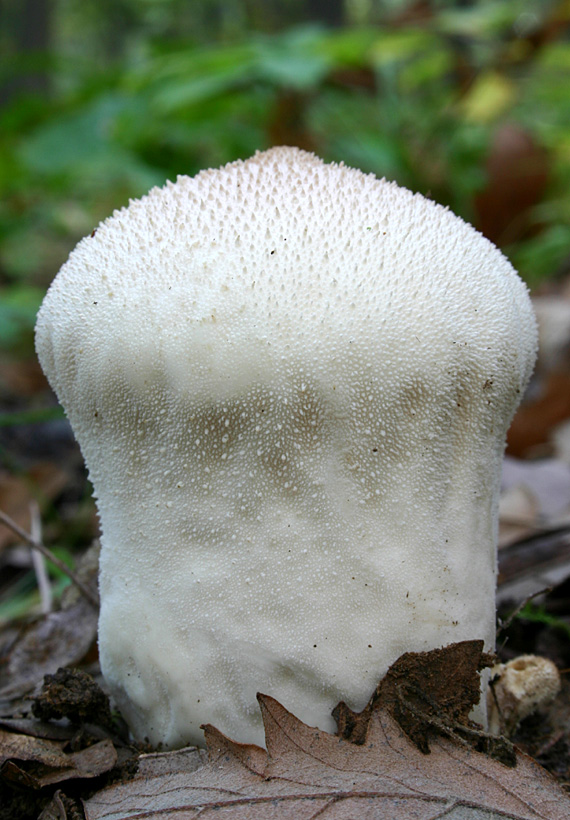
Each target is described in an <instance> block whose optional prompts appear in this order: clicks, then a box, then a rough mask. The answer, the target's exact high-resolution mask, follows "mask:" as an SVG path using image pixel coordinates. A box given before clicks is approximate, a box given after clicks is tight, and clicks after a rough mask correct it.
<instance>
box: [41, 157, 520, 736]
mask: <svg viewBox="0 0 570 820" xmlns="http://www.w3.org/2000/svg"><path fill="white" fill-rule="evenodd" d="M535 346H536V329H535V324H534V319H533V316H532V311H531V307H530V302H529V299H528V295H527V291H526V288H525V286H524V285H523V283H522V282H521V281H520V279H519V278H518V277H517V275H516V273H515V271H514V270H513V268H512V267H511V266H510V264H509V263H508V261H507V260H506V259H505V258H504V257H503V256H502V255H501V254H500V252H499V251H498V250H497V249H496V248H495V247H493V246H492V245H491V244H490V243H489V242H488V241H487V240H485V239H484V238H483V237H482V236H481V235H480V234H478V233H477V232H476V231H475V230H474V229H473V228H472V227H470V226H469V225H467V224H465V223H464V222H463V221H462V220H460V219H459V218H457V217H456V216H454V215H453V214H452V213H451V212H449V211H448V210H446V209H444V208H442V207H440V206H438V205H436V204H434V203H433V202H430V201H428V200H426V199H424V198H423V197H421V196H419V195H412V194H411V193H410V192H409V191H406V190H404V189H401V188H398V187H397V186H396V185H395V184H393V183H389V182H386V181H383V180H382V181H379V180H377V179H375V178H374V177H373V176H367V175H365V174H363V173H361V172H360V171H357V170H353V169H350V168H346V167H344V166H342V165H340V166H339V165H334V164H333V165H326V164H324V163H323V162H322V161H321V160H319V159H318V158H316V157H315V156H313V155H311V154H307V153H304V152H302V151H299V150H297V149H294V148H276V149H272V150H270V151H267V152H265V153H260V154H256V155H255V156H254V157H253V158H251V159H249V160H247V161H246V162H235V163H232V164H230V165H227V166H225V167H224V168H221V169H219V170H215V171H205V172H203V173H201V174H199V175H198V176H197V177H195V178H193V179H189V178H187V177H180V178H179V179H178V181H177V182H176V184H170V183H169V184H167V185H166V186H165V187H164V188H162V189H160V190H158V189H154V190H153V191H151V192H150V194H149V195H148V196H146V197H144V198H143V199H141V200H140V201H135V202H131V204H130V205H129V207H128V208H127V209H124V210H122V211H119V212H116V213H115V214H114V215H113V217H111V218H110V219H108V220H107V221H106V222H104V223H103V224H102V225H100V226H99V228H98V229H97V232H96V233H95V234H94V236H92V237H91V238H87V239H84V240H83V241H82V242H81V243H80V244H79V245H78V247H77V248H76V250H75V251H74V252H73V253H72V255H71V257H70V259H69V261H68V262H67V263H66V265H64V267H63V268H62V270H61V271H60V273H59V274H58V276H57V278H56V279H55V281H54V283H53V285H52V286H51V288H50V290H49V293H48V295H47V296H46V299H45V302H44V304H43V306H42V308H41V311H40V314H39V317H38V324H37V349H38V353H39V356H40V360H41V363H42V366H43V367H44V370H45V372H46V373H47V375H48V378H49V379H50V382H51V384H52V385H53V387H54V389H55V391H56V392H57V394H58V396H59V398H60V400H61V402H62V404H63V406H64V407H65V409H66V411H67V413H68V416H69V418H70V420H71V423H72V425H73V428H74V430H75V433H76V435H77V438H78V440H79V443H80V445H81V447H82V450H83V453H84V456H85V459H86V462H87V465H88V467H89V471H90V476H91V479H92V481H93V484H94V487H95V493H96V496H97V500H98V507H99V511H100V516H101V522H102V530H103V537H102V543H103V553H102V561H101V598H102V611H101V619H100V649H101V661H102V668H103V672H104V674H105V676H106V678H107V680H108V682H109V684H110V686H111V688H112V690H113V693H114V694H115V697H116V698H117V700H118V702H119V705H120V707H121V708H122V710H123V711H124V713H125V715H126V717H127V718H128V720H129V721H130V724H131V727H132V728H133V730H134V732H135V734H137V735H138V736H139V737H145V736H147V737H149V738H150V739H151V740H152V741H154V742H158V741H163V742H164V743H167V744H170V745H178V744H181V743H184V742H199V741H200V739H201V733H200V731H199V726H200V724H201V723H204V722H209V723H213V724H215V725H216V726H217V727H218V728H220V729H221V730H223V731H225V732H227V733H228V734H230V735H231V736H232V737H234V738H237V739H238V740H239V739H241V740H243V741H257V742H260V741H261V740H262V737H263V733H262V730H261V726H260V723H259V718H258V710H257V706H256V702H255V693H256V692H257V691H263V692H265V693H267V694H270V695H273V696H274V697H276V698H278V699H279V700H280V701H281V702H282V703H284V705H285V706H287V708H289V709H291V710H292V711H293V712H295V713H296V714H297V715H298V716H299V717H300V718H302V719H305V720H307V721H308V722H309V723H312V724H315V723H316V724H318V725H319V726H321V727H322V728H325V729H327V728H328V729H330V728H332V718H330V711H331V709H332V708H333V707H334V706H335V704H336V703H337V701H339V700H341V699H343V700H345V701H347V702H348V704H349V705H350V706H352V707H353V708H355V709H359V708H361V707H362V706H364V704H365V703H366V701H367V699H368V697H369V695H370V693H371V692H372V690H373V689H374V686H375V684H376V682H377V681H378V679H379V677H380V675H381V674H382V673H383V672H384V671H385V670H386V669H387V667H388V666H389V665H390V664H391V663H392V662H393V661H394V660H395V659H396V658H397V657H398V656H399V655H400V654H401V653H402V652H403V651H408V650H412V651H413V650H422V649H428V648H433V647H435V646H441V645H443V644H445V643H449V642H451V641H454V640H461V639H467V638H484V639H485V641H486V643H487V646H488V647H490V646H492V644H493V635H494V604H493V601H494V586H495V535H496V532H495V531H496V506H497V487H498V478H499V470H500V461H501V455H502V451H503V446H504V437H505V432H506V429H507V426H508V424H509V422H510V419H511V417H512V415H513V412H514V410H515V408H516V406H517V404H518V402H519V399H520V394H521V392H522V390H523V389H524V387H525V385H526V383H527V381H528V379H529V376H530V372H531V370H532V367H533V363H534V356H535Z"/></svg>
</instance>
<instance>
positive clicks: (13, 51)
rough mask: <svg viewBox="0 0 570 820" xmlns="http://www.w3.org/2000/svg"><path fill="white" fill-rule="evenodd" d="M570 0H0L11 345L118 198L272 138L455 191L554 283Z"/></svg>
mask: <svg viewBox="0 0 570 820" xmlns="http://www.w3.org/2000/svg"><path fill="white" fill-rule="evenodd" d="M569 23H570V3H569V2H567V1H566V2H560V0H509V2H505V0H472V1H469V0H455V2H453V0H452V1H451V2H443V1H440V2H438V1H437V0H432V1H431V2H430V1H429V0H419V2H412V0H2V2H0V45H1V52H2V67H1V73H0V189H1V196H0V243H1V244H0V289H1V290H0V298H1V304H0V345H1V346H2V347H3V348H4V349H6V348H10V349H11V350H12V351H14V350H15V349H18V348H19V349H20V350H21V352H22V353H26V354H27V353H29V352H30V349H31V348H30V345H31V339H32V335H31V328H32V326H33V320H34V315H35V311H36V309H37V307H38V304H39V302H40V300H41V297H42V294H43V292H44V291H45V288H46V287H47V285H48V284H49V282H50V281H51V279H52V278H53V276H54V275H55V273H56V271H57V270H58V268H59V266H60V265H61V264H62V262H63V261H64V260H65V258H66V257H67V255H68V253H69V251H70V250H71V249H72V247H73V246H74V245H75V243H76V242H77V241H78V240H79V239H80V237H82V236H83V235H85V234H86V233H89V232H91V230H92V228H93V227H94V226H95V225H96V224H97V223H98V222H99V220H101V219H102V218H104V217H105V216H107V215H109V214H110V213H111V212H112V210H113V209H114V208H117V207H120V206H122V205H124V204H126V203H127V201H128V199H129V197H138V196H140V195H141V194H143V193H145V192H146V191H147V190H148V189H149V188H150V187H151V186H153V185H161V184H162V183H163V182H164V181H165V180H166V179H172V178H175V177H176V175H177V174H194V173H195V172H196V171H198V170H199V169H201V168H204V167H208V166H218V165H220V164H222V163H225V162H227V161H229V160H234V159H236V158H239V157H241V158H245V157H247V156H249V155H251V154H252V153H253V152H254V151H255V150H256V149H263V148H266V147H268V146H270V145H272V144H293V145H298V146H301V147H304V148H308V149H310V150H314V151H315V152H317V153H318V154H319V155H320V156H322V157H323V158H324V159H326V160H337V161H340V160H343V161H344V162H345V163H347V164H349V165H354V166H357V167H360V168H362V169H363V170H365V171H370V172H372V173H374V174H376V175H378V176H386V177H388V178H390V179H395V180H397V182H399V183H400V184H402V185H405V186H407V187H409V188H412V189H413V190H418V191H421V192H422V193H424V194H427V195H428V196H430V197H432V198H434V199H436V200H438V201H440V202H443V203H445V204H448V205H449V206H450V207H451V208H452V209H453V210H454V211H456V212H457V213H458V214H460V215H462V216H463V217H465V218H466V219H467V220H469V221H471V222H473V223H474V224H475V225H476V226H477V227H479V228H480V229H481V230H482V231H483V232H484V233H485V234H487V236H489V237H490V238H491V239H492V240H493V241H495V242H496V243H497V244H499V245H500V246H501V247H502V248H503V249H504V251H505V252H506V253H507V254H508V255H509V256H510V258H511V259H512V261H513V262H514V264H515V266H516V267H517V268H518V269H519V270H520V271H521V273H522V275H523V277H524V278H525V279H526V280H527V281H528V282H529V283H530V284H531V285H536V284H537V283H539V282H540V281H541V280H543V279H544V278H545V277H549V276H551V275H555V274H556V273H557V272H560V271H561V270H562V269H564V268H566V267H567V266H568V263H569V254H570V197H569V194H568V191H569V189H570V39H569Z"/></svg>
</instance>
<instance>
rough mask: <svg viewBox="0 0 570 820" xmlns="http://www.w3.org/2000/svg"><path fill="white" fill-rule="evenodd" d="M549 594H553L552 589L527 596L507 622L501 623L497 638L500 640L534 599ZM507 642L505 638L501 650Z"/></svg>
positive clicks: (540, 590) (541, 590)
mask: <svg viewBox="0 0 570 820" xmlns="http://www.w3.org/2000/svg"><path fill="white" fill-rule="evenodd" d="M549 592H552V587H545V588H544V589H539V590H537V592H533V593H532V594H531V595H527V597H526V598H525V599H524V601H523V602H522V603H521V604H519V605H518V606H517V608H516V609H515V611H514V612H511V614H510V615H509V617H508V618H507V620H506V621H501V622H500V623H499V628H498V629H497V633H496V636H495V637H496V638H498V637H499V635H500V634H501V632H504V631H505V629H508V628H509V626H510V625H511V624H512V622H513V621H514V619H515V618H516V617H517V615H520V613H521V612H522V610H523V609H524V608H525V606H526V605H527V604H529V603H530V602H531V601H532V599H533V598H537V597H538V596H539V595H548V593H549ZM506 642H507V639H506V638H505V640H504V641H503V643H502V644H501V649H503V648H504V646H505V644H506ZM499 651H500V650H499Z"/></svg>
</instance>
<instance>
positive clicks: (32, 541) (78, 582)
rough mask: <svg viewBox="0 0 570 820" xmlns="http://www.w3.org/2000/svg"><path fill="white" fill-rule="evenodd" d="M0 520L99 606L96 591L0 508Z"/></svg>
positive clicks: (91, 601) (90, 600)
mask: <svg viewBox="0 0 570 820" xmlns="http://www.w3.org/2000/svg"><path fill="white" fill-rule="evenodd" d="M0 521H1V522H2V523H3V524H5V525H6V526H7V527H8V529H10V530H12V532H14V533H16V535H18V536H19V537H20V538H21V539H22V541H25V542H26V544H28V545H29V546H30V547H33V548H34V549H36V550H38V552H41V554H42V555H45V557H46V558H47V559H48V560H49V561H51V562H52V564H55V566H56V567H57V568H58V569H59V570H61V572H63V573H65V575H67V577H68V578H70V579H71V581H73V583H74V584H75V585H76V586H77V587H78V589H80V590H81V592H82V593H83V594H84V595H85V597H86V598H87V600H88V601H89V602H90V603H91V604H93V606H95V607H98V606H99V596H98V595H97V594H96V593H94V592H92V591H91V590H90V589H89V587H87V586H86V585H85V584H84V583H83V581H81V579H80V578H78V577H77V575H76V574H75V572H74V571H73V570H72V569H69V567H68V566H66V565H65V564H64V563H63V561H61V560H60V559H59V558H58V557H57V555H54V554H53V552H52V551H51V550H49V549H48V548H47V547H45V546H44V545H43V544H42V543H41V542H40V541H36V540H35V539H34V538H32V536H31V535H29V534H28V533H27V532H26V531H25V530H23V529H22V528H21V527H20V526H18V524H16V522H15V521H13V520H12V519H11V518H10V516H9V515H6V513H4V512H2V510H0Z"/></svg>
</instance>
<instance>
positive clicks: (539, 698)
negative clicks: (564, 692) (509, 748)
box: [487, 655, 561, 735]
mask: <svg viewBox="0 0 570 820" xmlns="http://www.w3.org/2000/svg"><path fill="white" fill-rule="evenodd" d="M491 677H492V679H493V680H492V685H491V686H490V687H489V691H488V693H487V704H488V710H489V731H490V732H492V733H493V734H507V735H512V734H513V732H514V731H515V729H516V728H517V726H518V724H519V723H520V722H521V720H524V719H525V718H526V717H529V715H532V714H533V713H534V712H536V711H537V710H538V709H540V708H542V707H543V706H546V705H548V704H549V703H550V702H551V701H553V700H554V698H555V697H556V695H557V694H558V693H559V691H560V687H561V682H560V673H559V672H558V669H557V668H556V666H555V665H554V664H553V663H552V661H550V660H548V658H541V657H540V656H539V655H520V656H519V657H518V658H514V659H513V660H511V661H508V663H499V664H496V665H495V666H494V667H493V668H492V669H491Z"/></svg>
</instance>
